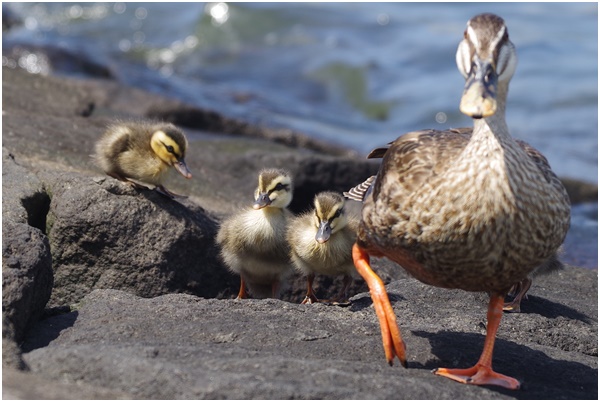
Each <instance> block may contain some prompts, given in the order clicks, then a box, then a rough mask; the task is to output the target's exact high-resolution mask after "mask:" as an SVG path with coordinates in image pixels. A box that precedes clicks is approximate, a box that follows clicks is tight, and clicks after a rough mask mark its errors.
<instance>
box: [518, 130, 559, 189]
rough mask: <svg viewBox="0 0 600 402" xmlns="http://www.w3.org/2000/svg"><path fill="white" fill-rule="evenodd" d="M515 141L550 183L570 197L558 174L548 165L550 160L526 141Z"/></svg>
mask: <svg viewBox="0 0 600 402" xmlns="http://www.w3.org/2000/svg"><path fill="white" fill-rule="evenodd" d="M515 141H516V142H517V144H519V146H520V147H521V148H523V150H524V151H525V153H527V155H528V156H529V157H530V158H531V160H532V161H533V163H535V165H536V166H537V167H538V168H539V169H540V171H541V172H542V174H543V175H544V178H545V179H546V180H547V181H548V183H551V184H552V185H553V186H554V187H556V188H562V189H563V191H564V194H565V196H567V197H568V195H567V194H566V190H564V185H563V184H562V182H561V181H560V179H559V178H558V176H556V174H555V173H554V172H553V171H552V168H551V167H550V163H548V159H546V157H545V156H544V155H543V154H542V153H541V152H540V151H538V150H537V149H535V148H534V147H532V146H531V145H529V144H528V143H526V142H525V141H522V140H515Z"/></svg>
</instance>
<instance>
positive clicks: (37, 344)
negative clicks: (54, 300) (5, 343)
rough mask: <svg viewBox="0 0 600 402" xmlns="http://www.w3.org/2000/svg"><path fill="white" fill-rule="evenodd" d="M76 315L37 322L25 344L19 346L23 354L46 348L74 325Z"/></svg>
mask: <svg viewBox="0 0 600 402" xmlns="http://www.w3.org/2000/svg"><path fill="white" fill-rule="evenodd" d="M78 315H79V313H78V312H77V311H73V312H70V313H67V314H58V315H54V316H52V317H49V318H47V319H45V320H42V321H40V322H38V323H37V324H36V325H34V326H33V327H32V328H31V330H30V331H29V334H28V336H27V337H26V340H25V342H23V345H21V349H22V351H23V353H27V352H31V351H32V350H34V349H39V348H43V347H46V346H48V345H49V344H50V342H52V341H53V340H55V339H56V338H58V336H59V335H60V333H61V332H62V331H64V330H65V329H67V328H70V327H72V326H73V325H74V324H75V321H77V316H78Z"/></svg>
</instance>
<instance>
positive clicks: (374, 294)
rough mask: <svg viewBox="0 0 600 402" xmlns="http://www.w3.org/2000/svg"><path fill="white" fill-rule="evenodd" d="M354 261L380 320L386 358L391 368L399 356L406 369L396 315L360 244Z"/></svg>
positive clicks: (355, 246) (355, 249)
mask: <svg viewBox="0 0 600 402" xmlns="http://www.w3.org/2000/svg"><path fill="white" fill-rule="evenodd" d="M352 259H353V260H354V266H355V267H356V270H357V271H358V273H359V274H360V275H361V276H362V277H363V278H364V280H365V282H367V285H368V286H369V291H370V292H371V299H372V300H373V307H375V313H376V314H377V318H379V325H380V327H381V338H382V340H383V350H384V351H385V358H386V360H387V362H388V363H389V364H390V366H391V365H392V364H393V363H394V357H395V356H397V357H398V359H399V360H400V363H401V364H402V365H403V366H404V367H406V351H405V347H404V342H403V341H402V337H401V336H400V329H399V328H398V324H397V323H396V314H395V313H394V310H393V309H392V305H391V304H390V299H389V298H388V295H387V292H386V291H385V286H384V285H383V282H382V281H381V279H380V278H379V276H377V274H376V273H375V272H373V270H372V269H371V266H370V264H369V254H368V253H367V252H366V251H365V250H363V249H361V248H360V247H359V246H358V244H354V247H352Z"/></svg>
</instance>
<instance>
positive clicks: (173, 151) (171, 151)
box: [165, 145, 175, 154]
mask: <svg viewBox="0 0 600 402" xmlns="http://www.w3.org/2000/svg"><path fill="white" fill-rule="evenodd" d="M165 147H166V148H167V151H169V153H172V154H174V153H175V150H174V149H173V146H172V145H165Z"/></svg>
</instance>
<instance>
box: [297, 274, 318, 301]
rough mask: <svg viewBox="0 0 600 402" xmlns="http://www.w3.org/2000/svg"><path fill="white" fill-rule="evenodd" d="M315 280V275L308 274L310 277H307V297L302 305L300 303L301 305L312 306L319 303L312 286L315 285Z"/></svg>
mask: <svg viewBox="0 0 600 402" xmlns="http://www.w3.org/2000/svg"><path fill="white" fill-rule="evenodd" d="M314 280H315V274H308V276H307V277H306V296H305V297H304V300H302V303H300V304H312V303H318V302H319V299H317V296H316V295H315V292H314V291H313V288H312V284H313V281H314Z"/></svg>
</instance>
